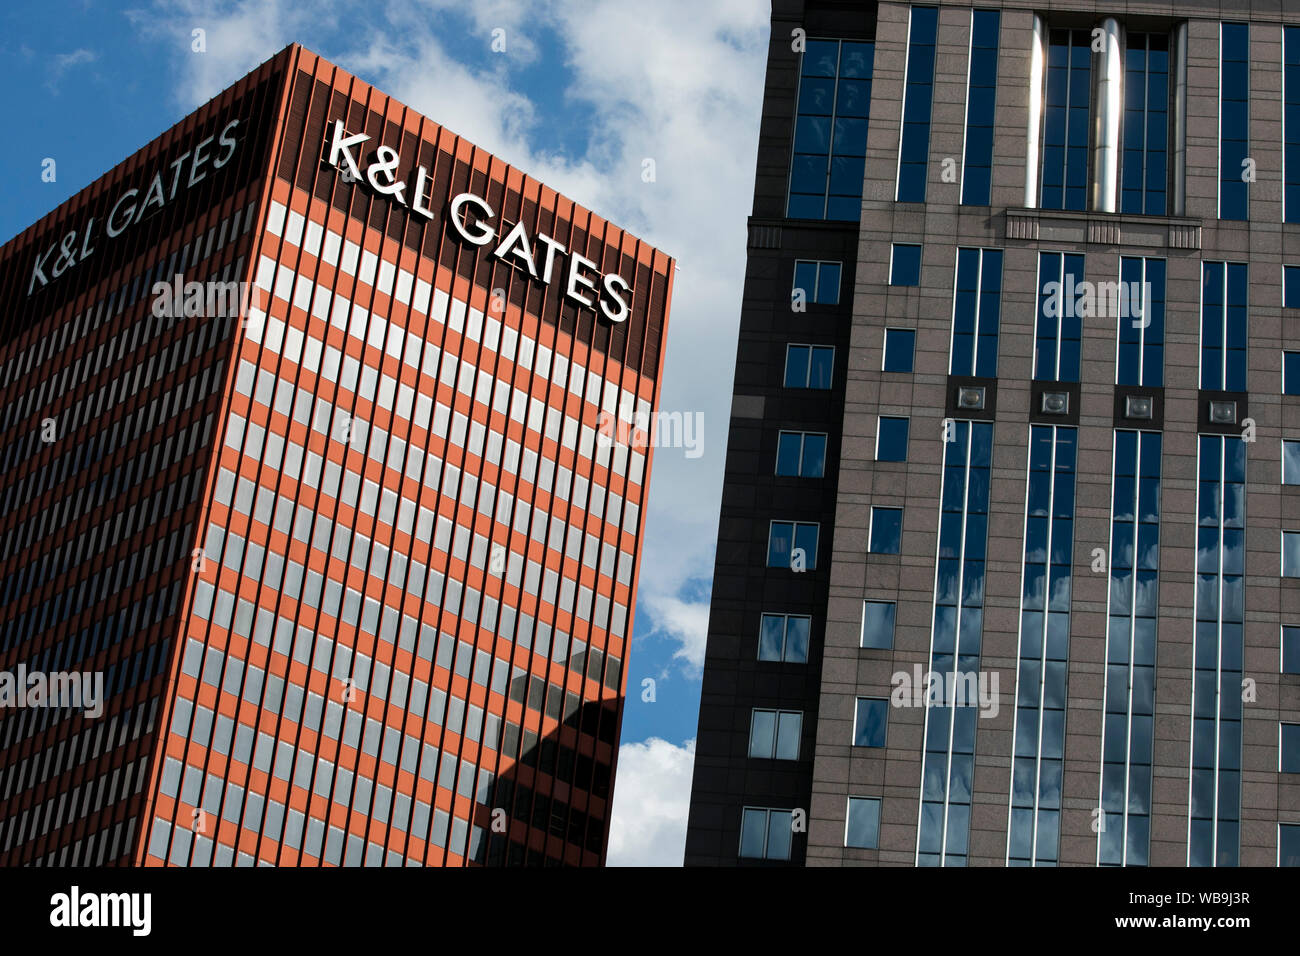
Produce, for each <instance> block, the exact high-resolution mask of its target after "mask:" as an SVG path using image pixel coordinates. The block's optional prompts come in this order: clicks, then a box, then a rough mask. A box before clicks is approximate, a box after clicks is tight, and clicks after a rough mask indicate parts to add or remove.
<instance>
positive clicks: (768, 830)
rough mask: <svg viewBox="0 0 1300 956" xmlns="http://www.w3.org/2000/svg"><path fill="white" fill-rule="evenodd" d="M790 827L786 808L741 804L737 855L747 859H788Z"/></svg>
mask: <svg viewBox="0 0 1300 956" xmlns="http://www.w3.org/2000/svg"><path fill="white" fill-rule="evenodd" d="M792 826H793V821H792V818H791V812H790V811H789V810H769V809H767V808H763V807H745V808H744V811H743V813H742V816H741V823H740V855H741V856H742V857H748V858H751V859H767V860H788V859H790V844H791V842H792V835H791V828H792Z"/></svg>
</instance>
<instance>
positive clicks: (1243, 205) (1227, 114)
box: [1202, 23, 1250, 387]
mask: <svg viewBox="0 0 1300 956" xmlns="http://www.w3.org/2000/svg"><path fill="white" fill-rule="evenodd" d="M1221 30H1222V33H1221V35H1220V50H1219V52H1220V62H1219V218H1220V219H1236V220H1244V219H1246V218H1247V217H1248V211H1249V206H1250V202H1249V200H1250V190H1249V185H1248V179H1249V178H1250V177H1249V165H1250V164H1249V162H1248V160H1249V157H1250V25H1249V24H1246V23H1224V24H1222V26H1221ZM1202 387H1204V386H1202Z"/></svg>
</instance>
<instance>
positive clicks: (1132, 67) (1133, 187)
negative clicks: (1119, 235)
mask: <svg viewBox="0 0 1300 956" xmlns="http://www.w3.org/2000/svg"><path fill="white" fill-rule="evenodd" d="M1125 44H1126V47H1127V49H1126V51H1125V59H1124V117H1123V124H1124V129H1123V137H1124V139H1123V143H1124V153H1123V157H1122V164H1121V165H1122V172H1121V174H1120V190H1121V192H1120V209H1121V211H1123V212H1131V213H1145V214H1146V215H1149V216H1163V215H1164V214H1165V205H1166V190H1167V188H1168V187H1167V182H1168V175H1169V170H1168V147H1169V37H1168V36H1166V35H1164V34H1160V33H1151V34H1146V33H1130V34H1128V37H1127V38H1126V41H1125Z"/></svg>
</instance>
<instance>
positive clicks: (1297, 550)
mask: <svg viewBox="0 0 1300 956" xmlns="http://www.w3.org/2000/svg"><path fill="white" fill-rule="evenodd" d="M1282 577H1284V578H1300V531H1283V532H1282Z"/></svg>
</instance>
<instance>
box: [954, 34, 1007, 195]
mask: <svg viewBox="0 0 1300 956" xmlns="http://www.w3.org/2000/svg"><path fill="white" fill-rule="evenodd" d="M1001 21H1002V14H1001V13H999V12H998V11H997V10H975V11H972V13H971V38H970V80H969V82H968V85H967V89H966V158H965V161H964V162H963V163H962V178H961V201H962V204H963V205H966V206H987V205H988V204H989V196H990V193H991V185H992V181H993V127H994V118H995V116H996V114H997V94H998V30H999V28H1000V26H1001Z"/></svg>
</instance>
